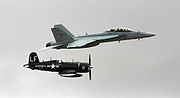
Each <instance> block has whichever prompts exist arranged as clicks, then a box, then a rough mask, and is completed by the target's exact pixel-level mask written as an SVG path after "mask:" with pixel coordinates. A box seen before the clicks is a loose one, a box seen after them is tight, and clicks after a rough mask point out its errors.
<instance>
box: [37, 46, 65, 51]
mask: <svg viewBox="0 0 180 98" xmlns="http://www.w3.org/2000/svg"><path fill="white" fill-rule="evenodd" d="M62 45H63V44H60V45H53V46H49V47H45V48H43V49H40V50H41V51H44V50H48V49H55V48H56V47H60V46H62Z"/></svg>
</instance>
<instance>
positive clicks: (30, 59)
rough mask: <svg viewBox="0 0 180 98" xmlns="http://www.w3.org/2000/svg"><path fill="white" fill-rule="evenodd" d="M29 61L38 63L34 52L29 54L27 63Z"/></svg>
mask: <svg viewBox="0 0 180 98" xmlns="http://www.w3.org/2000/svg"><path fill="white" fill-rule="evenodd" d="M31 63H39V58H38V56H37V53H36V52H31V54H30V55H29V64H31Z"/></svg>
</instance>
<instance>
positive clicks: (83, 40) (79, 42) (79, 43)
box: [67, 35, 119, 48]
mask: <svg viewBox="0 0 180 98" xmlns="http://www.w3.org/2000/svg"><path fill="white" fill-rule="evenodd" d="M118 36H119V35H109V36H93V37H84V38H80V39H78V40H76V41H74V42H72V43H69V44H68V46H67V48H77V47H83V46H86V45H87V44H91V43H95V42H97V41H101V40H105V39H111V38H114V37H118Z"/></svg>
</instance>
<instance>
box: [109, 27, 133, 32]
mask: <svg viewBox="0 0 180 98" xmlns="http://www.w3.org/2000/svg"><path fill="white" fill-rule="evenodd" d="M106 32H133V30H132V29H129V28H123V27H119V28H112V29H109V30H107V31H106Z"/></svg>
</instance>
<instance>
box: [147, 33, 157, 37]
mask: <svg viewBox="0 0 180 98" xmlns="http://www.w3.org/2000/svg"><path fill="white" fill-rule="evenodd" d="M148 36H149V37H152V36H156V34H154V33H148Z"/></svg>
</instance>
